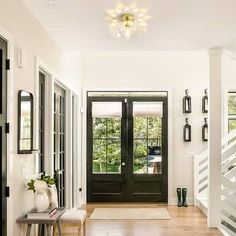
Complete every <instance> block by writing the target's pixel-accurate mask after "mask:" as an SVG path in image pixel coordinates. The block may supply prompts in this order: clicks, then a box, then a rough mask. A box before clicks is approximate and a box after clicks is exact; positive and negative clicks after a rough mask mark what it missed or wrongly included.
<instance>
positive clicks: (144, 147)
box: [87, 96, 168, 202]
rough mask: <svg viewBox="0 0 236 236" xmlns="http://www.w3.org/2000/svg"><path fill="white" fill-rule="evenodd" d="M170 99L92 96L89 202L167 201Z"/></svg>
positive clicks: (88, 125) (88, 118) (88, 141)
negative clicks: (168, 104) (168, 106)
mask: <svg viewBox="0 0 236 236" xmlns="http://www.w3.org/2000/svg"><path fill="white" fill-rule="evenodd" d="M167 99H168V98H167V96H163V97H128V98H126V97H88V99H87V201H88V202H167V197H168V194H167V192H168V191H167V190H168V127H167V126H168V109H167Z"/></svg>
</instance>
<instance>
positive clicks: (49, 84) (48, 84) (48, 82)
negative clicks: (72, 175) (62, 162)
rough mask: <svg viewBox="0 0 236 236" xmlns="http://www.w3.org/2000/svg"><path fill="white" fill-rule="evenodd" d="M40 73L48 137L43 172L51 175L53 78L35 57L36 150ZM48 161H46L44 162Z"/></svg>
mask: <svg viewBox="0 0 236 236" xmlns="http://www.w3.org/2000/svg"><path fill="white" fill-rule="evenodd" d="M40 71H42V72H43V73H44V74H45V75H46V76H45V108H47V111H46V110H45V111H46V112H45V130H47V133H48V135H45V140H44V141H45V143H44V144H45V155H46V156H47V157H48V158H45V171H46V172H47V173H48V174H50V175H53V92H52V91H53V90H54V86H53V77H52V73H51V72H50V69H49V68H48V67H47V65H46V64H45V63H44V62H43V61H42V60H41V59H40V58H38V57H35V87H34V89H35V91H34V92H35V113H34V114H35V128H36V129H35V132H34V133H35V137H34V138H35V140H36V142H35V147H36V149H37V148H38V122H39V121H38V106H39V101H38V95H39V94H38V91H39V72H40ZM46 160H48V161H46ZM37 165H38V158H36V173H38V168H37Z"/></svg>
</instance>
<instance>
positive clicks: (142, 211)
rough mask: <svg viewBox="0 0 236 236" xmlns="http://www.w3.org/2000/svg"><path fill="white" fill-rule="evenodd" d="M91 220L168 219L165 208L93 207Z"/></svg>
mask: <svg viewBox="0 0 236 236" xmlns="http://www.w3.org/2000/svg"><path fill="white" fill-rule="evenodd" d="M90 219H92V220H169V219H170V216H169V213H168V211H167V209H166V208H95V209H94V211H93V213H92V215H91V216H90Z"/></svg>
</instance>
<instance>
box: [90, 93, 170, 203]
mask: <svg viewBox="0 0 236 236" xmlns="http://www.w3.org/2000/svg"><path fill="white" fill-rule="evenodd" d="M125 98H127V100H128V104H127V105H126V104H125V103H124V99H125ZM92 101H96V102H97V101H109V102H114V101H122V112H123V115H124V114H125V116H123V117H122V121H121V123H122V125H121V126H122V127H121V129H122V132H123V134H124V132H128V133H125V135H123V136H122V141H121V142H122V143H121V145H122V149H121V150H122V153H121V162H123V161H126V162H127V160H128V158H127V157H128V156H132V155H131V154H132V152H133V146H132V144H133V140H132V137H133V132H132V130H133V117H132V114H133V113H132V109H128V110H127V106H132V105H131V103H133V102H134V101H149V102H152V101H160V102H163V119H164V120H163V121H164V126H163V132H162V142H163V147H164V148H163V150H162V153H163V154H162V155H163V156H164V158H163V163H162V165H163V170H164V172H163V173H162V174H163V176H164V177H163V179H162V181H163V186H164V187H163V189H162V190H163V191H162V192H163V195H162V196H160V197H158V202H165V203H167V202H168V93H166V96H163V97H154V96H151V97H150V96H143V97H110V96H109V97H108V96H87V201H88V202H92V201H110V200H109V196H106V195H104V194H97V195H96V197H95V198H94V197H92V196H91V195H92V194H91V193H92V189H91V182H92V181H93V180H94V179H95V178H96V181H97V184H99V182H101V183H102V182H103V181H104V180H105V179H106V178H107V177H108V176H107V175H104V174H99V175H96V177H95V178H94V174H93V173H92V150H93V144H92V140H91V137H92V133H93V130H92V114H91V111H92V109H91V108H92V107H91V105H92ZM128 112H129V113H128ZM127 119H129V122H128V125H129V127H128V129H126V128H125V122H126V120H127ZM128 137H129V138H128ZM131 140H132V141H131ZM130 142H131V143H130ZM131 159H132V158H131ZM127 165H128V166H127ZM132 165H133V160H130V161H128V162H127V163H126V168H124V169H123V168H122V173H121V174H120V175H109V178H110V179H111V180H113V181H117V182H121V181H123V179H124V178H123V177H124V176H126V179H127V182H124V185H127V184H129V186H130V184H132V185H133V186H134V183H135V182H140V181H141V182H143V183H144V182H145V181H150V180H151V179H152V181H153V180H154V179H155V181H158V180H159V181H160V176H159V175H156V176H154V175H150V176H148V175H146V176H145V175H142V176H141V175H135V174H133V173H131V171H130V170H132V169H133V168H132ZM132 191H133V190H132V188H128V187H127V186H125V187H124V189H123V191H122V193H121V194H114V195H113V201H120V202H121V201H133V202H135V201H136V202H139V201H140V202H142V201H149V202H156V201H157V195H155V194H153V195H149V196H147V195H145V194H132ZM123 194H126V195H127V196H130V197H129V198H125V199H124V198H123V196H122V195H123Z"/></svg>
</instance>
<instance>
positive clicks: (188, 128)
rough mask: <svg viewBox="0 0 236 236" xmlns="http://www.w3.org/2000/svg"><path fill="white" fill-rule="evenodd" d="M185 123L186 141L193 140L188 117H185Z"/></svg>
mask: <svg viewBox="0 0 236 236" xmlns="http://www.w3.org/2000/svg"><path fill="white" fill-rule="evenodd" d="M185 122H186V124H185V125H184V142H191V125H190V124H189V123H188V118H186V119H185Z"/></svg>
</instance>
